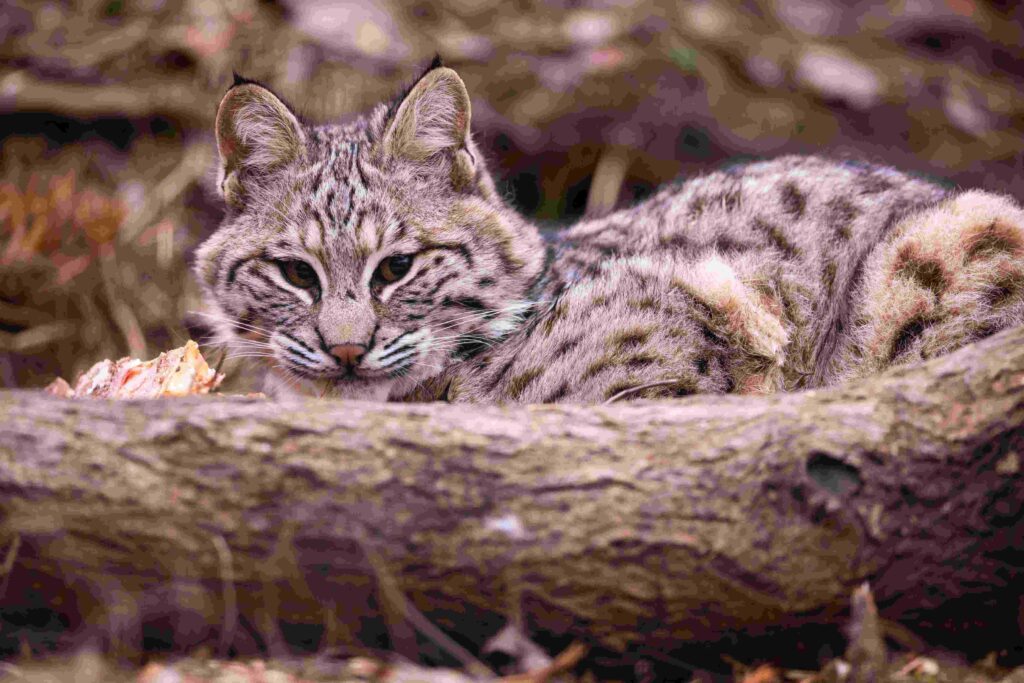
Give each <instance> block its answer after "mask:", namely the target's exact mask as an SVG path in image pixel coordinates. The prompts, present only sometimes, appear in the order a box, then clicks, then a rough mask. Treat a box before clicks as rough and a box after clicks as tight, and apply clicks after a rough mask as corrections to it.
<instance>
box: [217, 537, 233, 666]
mask: <svg viewBox="0 0 1024 683" xmlns="http://www.w3.org/2000/svg"><path fill="white" fill-rule="evenodd" d="M211 541H212V542H213V547H214V548H215V549H216V550H217V559H218V560H219V561H220V569H221V577H220V580H221V593H222V595H223V597H224V626H223V627H222V628H221V631H220V642H219V644H218V646H217V651H218V654H219V655H220V656H222V657H226V656H227V655H228V648H230V647H231V641H232V640H234V637H235V625H236V624H237V622H238V596H237V595H236V594H235V572H234V567H233V566H232V562H231V548H229V547H228V543H227V541H225V540H224V537H223V536H214V537H213V538H212V539H211Z"/></svg>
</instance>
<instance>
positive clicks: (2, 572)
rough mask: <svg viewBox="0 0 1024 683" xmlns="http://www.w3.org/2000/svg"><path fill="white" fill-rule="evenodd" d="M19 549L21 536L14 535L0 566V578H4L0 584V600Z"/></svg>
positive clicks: (4, 592) (5, 591) (5, 589)
mask: <svg viewBox="0 0 1024 683" xmlns="http://www.w3.org/2000/svg"><path fill="white" fill-rule="evenodd" d="M20 548H21V535H20V534H17V533H16V534H14V538H13V539H12V540H11V545H10V546H9V547H8V548H7V555H6V556H5V557H4V563H3V566H0V576H3V577H4V581H3V583H0V600H2V599H3V597H4V595H5V594H6V593H7V584H8V583H9V582H10V580H11V571H12V570H13V569H14V561H15V560H16V559H17V557H18V550H19V549H20Z"/></svg>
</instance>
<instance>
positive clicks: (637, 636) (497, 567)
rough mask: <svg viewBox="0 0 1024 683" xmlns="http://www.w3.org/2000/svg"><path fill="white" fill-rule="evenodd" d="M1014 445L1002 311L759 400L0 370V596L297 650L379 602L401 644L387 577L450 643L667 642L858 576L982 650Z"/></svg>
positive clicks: (1019, 362) (1019, 584) (905, 612)
mask: <svg viewBox="0 0 1024 683" xmlns="http://www.w3.org/2000/svg"><path fill="white" fill-rule="evenodd" d="M1022 455H1024V329H1017V330H1011V331H1009V332H1005V333H1002V334H1000V335H997V336H995V337H992V338H990V339H988V340H985V341H983V342H980V343H978V344H976V345H973V346H971V347H968V348H965V349H962V350H960V351H958V352H956V353H954V354H951V355H949V356H946V357H944V358H940V359H936V360H933V361H930V362H929V363H926V364H923V365H919V366H913V367H908V368H901V369H896V370H893V371H891V372H889V373H887V374H885V375H883V376H879V377H874V378H869V379H867V380H864V381H861V382H858V383H855V384H851V385H848V386H843V387H838V388H835V389H830V390H821V391H810V392H803V393H798V394H780V395H772V396H764V397H750V396H747V397H738V396H701V397H692V398H687V399H682V400H676V401H672V402H648V403H633V404H628V403H627V404H614V405H608V406H565V405H558V406H554V405H552V406H528V407H499V406H478V407H474V406H462V405H459V406H451V405H443V404H371V403H363V402H346V401H329V400H324V401H315V400H310V401H306V402H294V403H277V402H271V401H266V400H259V399H242V398H234V399H232V398H195V399H178V400H158V401H139V402H130V401H129V402H106V401H91V400H79V401H74V400H63V399H56V398H52V397H48V396H45V395H42V394H41V393H35V392H6V393H3V394H0V562H3V564H2V565H0V567H2V568H0V571H2V572H3V573H5V574H6V576H4V577H0V590H3V589H5V590H3V592H2V593H0V609H15V608H18V607H19V606H20V607H23V606H25V605H27V604H30V603H31V604H32V605H35V606H36V607H38V608H42V609H47V610H51V611H52V612H53V613H54V614H57V615H60V620H62V621H63V623H64V624H65V626H66V634H65V635H67V634H72V635H74V634H78V635H79V637H80V639H81V638H84V637H85V636H83V635H81V634H86V633H90V632H91V631H99V632H101V633H102V638H103V642H104V643H107V644H113V645H117V644H118V643H120V644H122V645H125V644H127V645H126V646H132V645H133V644H136V643H138V642H140V641H139V637H140V634H144V633H151V632H152V624H162V625H163V626H161V628H163V629H164V631H162V632H166V633H169V634H170V635H169V636H168V637H169V638H171V640H172V641H173V642H175V643H178V644H180V643H182V642H186V641H187V642H193V643H198V642H204V639H206V640H209V639H213V640H214V641H217V642H220V644H221V645H222V646H224V647H231V648H233V649H234V650H235V651H238V652H242V651H246V650H247V649H255V650H260V649H267V648H270V649H272V648H273V646H274V643H275V642H276V640H277V639H279V638H280V624H282V623H306V624H313V625H318V626H319V627H321V628H322V631H318V632H317V634H318V635H317V636H316V638H319V639H320V640H318V641H317V642H319V643H320V644H321V645H323V644H324V643H327V642H345V641H346V640H348V639H351V638H357V637H358V638H364V639H365V637H366V633H367V629H369V630H370V631H372V630H373V627H371V626H367V624H372V623H376V622H380V623H383V624H384V626H383V628H384V629H385V631H386V632H387V633H388V636H389V637H390V639H391V640H390V643H391V645H392V646H396V647H397V646H398V645H400V642H401V641H402V639H403V638H406V639H408V638H409V629H408V627H407V626H403V624H404V619H403V617H402V614H401V597H400V596H405V597H406V598H408V599H409V600H410V601H411V604H413V605H415V606H416V607H418V608H419V609H420V610H421V611H422V612H423V613H424V614H425V615H426V616H427V617H428V618H429V619H431V620H432V621H433V622H434V623H436V624H439V625H441V626H442V627H443V628H445V629H448V630H449V631H450V632H452V633H456V634H458V635H459V637H460V638H461V640H462V642H464V643H467V644H470V645H479V643H480V642H481V641H482V640H483V639H484V638H486V637H487V636H489V635H491V634H493V632H494V631H496V630H497V629H498V628H499V627H500V626H501V625H502V624H503V623H504V622H505V620H507V619H509V618H512V619H516V620H518V621H519V622H520V623H522V624H524V625H525V626H526V627H527V628H528V629H529V630H530V632H543V633H548V634H556V635H557V634H565V635H575V636H582V637H584V638H585V639H588V640H590V641H592V642H594V643H596V644H598V645H600V646H601V647H603V648H607V649H609V650H611V651H620V652H621V651H627V650H632V651H638V650H644V651H648V652H659V653H669V652H674V651H678V650H679V648H680V647H681V646H683V645H684V644H690V645H692V644H694V643H700V642H714V641H718V640H720V639H722V638H723V637H725V636H726V635H727V634H746V635H757V634H760V633H765V632H768V631H770V630H771V629H772V628H774V627H779V626H780V625H781V626H784V627H796V626H800V625H801V624H815V623H833V622H836V621H837V620H839V619H840V618H841V615H843V614H844V613H845V611H846V609H847V606H848V602H849V596H850V593H851V591H852V590H853V589H854V588H855V587H856V586H857V585H859V584H860V583H862V582H863V581H865V580H869V581H870V582H871V586H872V588H873V590H874V593H875V598H876V601H877V603H878V605H879V610H880V612H881V614H882V616H883V617H884V618H886V619H889V620H892V621H900V622H902V623H903V624H904V625H905V626H907V627H909V628H911V629H912V630H913V629H917V630H918V632H919V633H921V632H924V633H929V632H930V631H929V629H933V630H934V629H937V628H941V629H945V630H946V631H950V632H954V633H961V632H962V628H967V626H966V625H971V627H972V628H974V629H975V631H977V632H983V633H986V634H992V635H991V637H992V638H994V639H995V640H990V641H988V644H989V645H998V642H997V641H998V639H999V638H1000V637H1001V638H1003V639H1004V640H1009V641H1011V642H1012V641H1013V640H1014V639H1015V638H1016V635H1015V633H1014V629H1013V628H1011V629H1009V631H1010V632H1009V633H1007V632H1006V631H1007V627H1008V625H1013V626H1015V628H1016V617H1015V616H1014V615H1016V614H1018V613H1019V606H1018V604H1019V603H1018V601H1019V600H1020V599H1021V597H1022V595H1024V581H1022V580H1021V579H1022V576H1021V574H1022V569H1024V567H1022V565H1024V557H1022V555H1021V553H1020V551H1019V548H1020V547H1022V542H1024V524H1022V519H1021V518H1022V501H1024V475H1022V473H1021V468H1022V463H1021V458H1022ZM4 549H6V551H5V550H4ZM5 558H6V560H5ZM396 596H399V597H397V598H396ZM33 601H34V602H33ZM396 605H398V607H396ZM968 605H969V608H968ZM950 610H952V612H951V611H950ZM396 612H397V614H396ZM961 613H962V614H961ZM951 615H952V616H951ZM1008 620H1009V621H1008ZM951 624H952V626H951ZM147 625H149V626H147ZM147 628H149V629H150V630H149V631H147V630H146V629H147ZM1016 633H1019V628H1016ZM403 634H404V635H403ZM1000 634H1002V635H1000ZM0 641H3V638H2V637H0ZM396 644H397V645H396ZM2 645H3V642H0V646H2Z"/></svg>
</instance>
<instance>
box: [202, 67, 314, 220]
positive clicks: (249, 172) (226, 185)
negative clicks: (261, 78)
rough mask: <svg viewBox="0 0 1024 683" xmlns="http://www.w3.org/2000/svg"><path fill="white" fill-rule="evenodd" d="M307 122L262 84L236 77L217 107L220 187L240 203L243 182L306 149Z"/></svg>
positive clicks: (222, 191)
mask: <svg viewBox="0 0 1024 683" xmlns="http://www.w3.org/2000/svg"><path fill="white" fill-rule="evenodd" d="M305 143H306V136H305V133H303V131H302V124H301V123H299V120H298V119H297V118H296V117H295V115H294V114H293V113H292V112H291V110H290V109H288V106H287V105H286V104H285V103H284V102H282V101H281V100H280V99H279V98H278V97H277V95H275V94H274V93H272V92H270V90H268V89H267V88H264V87H263V86H261V85H259V84H258V83H250V82H246V81H236V84H235V85H234V86H233V87H232V88H231V89H230V90H228V91H227V93H226V94H225V95H224V98H223V99H222V100H221V101H220V107H219V108H218V109H217V149H218V150H219V151H220V161H221V173H220V188H221V194H222V195H223V196H224V199H225V200H227V201H228V203H230V204H235V205H237V204H239V203H240V201H241V199H242V197H243V196H244V194H245V188H244V183H245V181H246V180H247V179H248V178H249V177H251V176H256V177H259V176H263V175H266V174H268V173H270V172H272V171H273V170H274V169H276V168H278V167H280V166H282V165H284V164H287V163H289V162H291V161H294V160H295V159H297V158H298V157H299V156H301V155H302V153H303V150H304V149H305Z"/></svg>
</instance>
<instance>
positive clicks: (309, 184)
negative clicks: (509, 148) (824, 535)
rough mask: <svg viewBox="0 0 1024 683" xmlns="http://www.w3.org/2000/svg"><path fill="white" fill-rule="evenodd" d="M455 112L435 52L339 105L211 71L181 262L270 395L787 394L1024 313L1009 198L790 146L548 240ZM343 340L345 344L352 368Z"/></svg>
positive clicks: (457, 107) (1020, 221)
mask: <svg viewBox="0 0 1024 683" xmlns="http://www.w3.org/2000/svg"><path fill="white" fill-rule="evenodd" d="M469 119H470V111H469V98H468V95H467V94H466V91H465V88H464V86H463V85H462V82H461V80H460V79H459V78H458V76H457V75H456V74H455V72H453V71H451V70H450V69H446V68H443V67H436V68H433V69H431V70H429V71H428V72H427V73H426V74H425V75H424V76H423V77H422V78H421V80H420V81H419V82H418V83H417V84H416V85H415V86H414V87H413V88H412V89H411V91H410V92H409V93H408V94H407V95H406V96H404V97H403V98H400V99H399V100H397V101H396V103H394V105H393V106H391V107H388V106H384V105H381V106H379V107H378V108H377V109H376V110H374V111H373V112H372V113H371V114H370V115H368V116H367V117H364V118H361V119H359V120H358V121H357V122H355V123H353V124H351V125H348V126H319V127H315V126H307V125H304V124H302V123H300V122H299V121H298V119H297V118H295V117H294V116H293V115H292V114H291V113H290V112H289V110H288V109H287V107H286V106H285V105H284V104H283V103H281V102H280V100H278V99H277V98H276V97H275V96H274V95H273V94H272V93H270V92H269V91H268V90H266V89H264V88H262V87H260V86H257V85H254V84H241V85H237V86H236V87H234V88H232V89H231V90H229V92H228V94H227V95H226V96H225V98H224V101H223V102H222V105H221V111H220V113H219V114H218V131H217V133H218V142H219V144H220V148H221V153H222V159H223V161H224V164H223V165H224V172H223V176H222V185H221V186H222V190H223V192H224V194H225V197H226V199H227V201H228V204H229V206H230V207H231V209H230V212H229V215H228V217H227V218H226V219H225V221H224V224H223V225H222V227H221V228H220V230H218V232H217V233H216V234H215V235H214V236H213V237H212V238H211V239H210V240H209V241H208V242H207V243H206V244H205V245H204V246H203V248H202V249H201V251H200V254H199V258H198V261H197V266H196V271H197V273H198V274H199V277H200V279H201V281H202V282H203V284H204V286H205V288H206V291H207V293H208V299H209V301H210V302H211V305H212V307H213V309H214V311H215V315H216V316H217V317H218V319H219V320H220V321H221V322H222V331H223V335H224V337H225V340H226V341H227V342H228V343H229V344H234V345H236V346H239V347H240V348H242V349H243V350H246V349H247V350H249V351H250V352H252V353H256V354H260V355H268V356H272V358H271V361H270V362H269V363H268V370H269V372H268V377H269V378H270V379H271V381H272V385H273V386H274V387H276V389H275V390H276V391H278V392H284V391H285V390H286V389H288V388H291V389H295V390H298V391H299V392H301V393H314V394H318V395H322V394H325V393H327V394H330V395H336V396H348V397H366V398H377V399H384V398H391V399H392V400H397V399H401V398H406V399H408V398H410V397H413V398H447V399H448V400H451V401H458V402H497V403H502V402H560V401H571V402H599V401H604V400H608V399H611V398H614V397H621V398H650V397H657V396H672V395H685V394H691V393H698V392H763V391H775V390H782V389H799V388H808V387H818V386H824V385H828V384H832V383H835V382H838V381H841V380H844V379H847V378H851V377H855V376H859V375H862V374H865V373H869V372H876V371H878V370H881V369H884V368H886V367H889V366H891V365H894V364H899V363H903V362H907V361H909V360H913V359H919V358H927V357H931V356H935V355H938V354H942V353H946V352H948V351H951V350H953V349H955V348H957V347H959V346H962V345H963V344H966V343H969V342H971V341H974V340H976V339H979V338H982V337H984V336H987V335H990V334H992V333H994V332H996V331H998V330H1000V329H1003V328H1006V327H1008V326H1012V325H1019V324H1021V323H1024V212H1022V211H1021V209H1020V208H1019V206H1018V205H1017V204H1016V203H1015V202H1013V201H1012V200H1010V199H1008V198H1005V197H1000V196H997V195H992V194H987V193H984V192H977V191H972V192H963V193H961V192H948V191H946V190H944V189H942V188H939V187H937V186H935V185H932V184H930V183H927V182H924V181H921V180H916V179H913V178H911V177H909V176H907V175H904V174H901V173H899V172H897V171H894V170H892V169H888V168H879V167H874V166H869V165H865V164H859V163H850V162H835V161H830V160H825V159H822V158H818V157H785V158H781V159H777V160H774V161H768V162H762V163H754V164H749V165H744V166H739V167H736V168H733V169H730V170H726V171H719V172H715V173H711V174H709V175H707V176H704V177H701V178H697V179H694V180H692V181H690V182H687V183H685V184H682V185H679V186H672V187H666V188H664V189H662V190H661V191H660V192H659V193H658V194H657V195H655V196H654V197H653V198H651V199H650V200H648V201H646V202H645V203H643V204H641V205H639V206H637V207H632V208H629V209H624V210H622V211H619V212H617V213H614V214H612V215H610V216H607V217H604V218H600V219H595V220H590V221H584V222H582V223H580V224H578V225H576V226H575V227H573V228H572V229H570V230H568V231H566V232H565V233H563V234H562V235H560V236H559V237H558V238H557V239H556V240H555V241H554V242H553V243H552V244H549V245H545V244H544V243H543V241H542V240H541V238H540V236H539V234H538V232H537V230H536V228H535V227H534V226H532V225H531V224H530V223H528V222H527V221H525V220H524V219H523V218H522V217H520V216H519V215H517V214H516V213H515V212H514V211H512V210H511V209H510V208H508V207H507V206H506V205H505V204H504V203H503V202H502V200H501V198H499V197H498V196H497V194H496V192H495V190H494V183H493V181H492V179H491V177H490V175H489V174H488V172H487V169H486V167H485V165H484V161H483V159H482V157H481V155H480V153H479V151H478V150H477V149H476V148H475V146H474V145H473V142H472V139H471V137H470V134H469ZM396 254H412V255H414V257H413V266H412V269H411V270H410V271H409V273H408V274H407V275H405V276H404V277H403V278H401V279H399V280H398V281H397V282H395V283H393V284H389V285H387V286H384V287H381V286H380V284H381V283H380V281H378V280H374V276H373V273H374V272H375V269H376V268H377V267H378V264H380V262H381V259H383V258H385V257H388V256H393V255H396ZM282 259H287V260H294V259H301V260H303V261H305V262H307V263H310V264H311V265H312V266H313V267H314V268H315V269H316V271H317V276H318V280H319V282H320V283H322V284H323V289H322V291H320V292H319V295H318V296H317V295H316V293H315V292H312V290H310V291H304V290H303V291H297V290H296V288H295V287H293V286H291V285H289V284H288V282H287V281H285V279H284V277H283V276H282V275H281V273H280V269H279V268H278V267H277V266H276V265H274V263H273V261H275V260H282ZM375 283H376V284H375ZM337 344H358V345H363V346H364V347H365V355H364V356H363V357H362V359H361V360H360V362H359V364H358V365H357V366H356V367H355V368H354V369H351V370H347V369H346V368H343V367H341V366H340V364H339V362H338V361H337V360H336V359H335V358H334V357H332V356H331V355H330V353H329V349H331V348H332V347H333V346H335V345H337ZM396 359H397V361H396ZM274 365H278V366H281V367H280V368H274V367H273V366H274ZM346 373H347V376H346ZM275 383H276V384H275Z"/></svg>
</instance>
